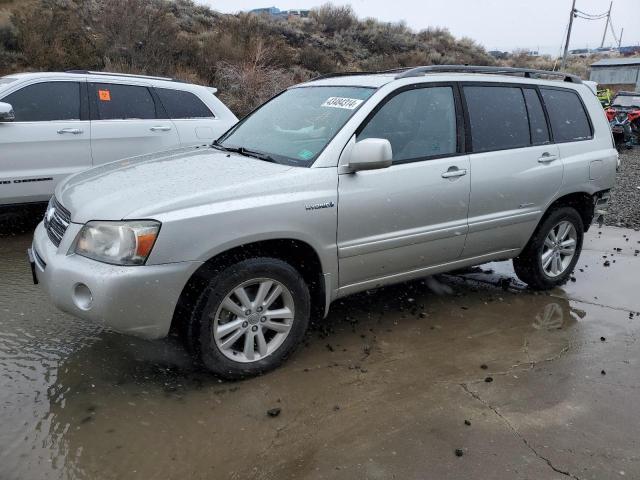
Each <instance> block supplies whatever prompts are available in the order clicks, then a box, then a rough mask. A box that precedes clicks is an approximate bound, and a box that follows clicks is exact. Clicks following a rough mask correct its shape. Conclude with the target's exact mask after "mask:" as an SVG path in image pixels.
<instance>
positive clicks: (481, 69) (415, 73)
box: [396, 65, 582, 83]
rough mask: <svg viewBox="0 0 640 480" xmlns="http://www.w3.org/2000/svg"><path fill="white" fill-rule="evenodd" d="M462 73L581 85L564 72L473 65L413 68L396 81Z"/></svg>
mask: <svg viewBox="0 0 640 480" xmlns="http://www.w3.org/2000/svg"><path fill="white" fill-rule="evenodd" d="M444 72H462V73H491V74H497V75H523V76H524V77H525V78H532V77H534V76H536V77H537V76H543V75H546V76H549V77H562V80H563V81H565V82H570V83H582V79H581V78H580V77H578V76H577V75H572V74H570V73H565V72H552V71H550V70H535V69H532V68H515V67H489V66H473V65H426V66H422V67H414V68H410V69H407V70H404V71H402V72H400V73H399V74H398V75H396V79H400V78H409V77H419V76H421V75H424V74H427V73H444Z"/></svg>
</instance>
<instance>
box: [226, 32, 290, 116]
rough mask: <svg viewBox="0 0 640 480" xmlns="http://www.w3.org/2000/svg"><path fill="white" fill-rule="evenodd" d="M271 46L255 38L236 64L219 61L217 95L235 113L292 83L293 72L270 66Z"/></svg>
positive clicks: (262, 100) (246, 111) (242, 111)
mask: <svg viewBox="0 0 640 480" xmlns="http://www.w3.org/2000/svg"><path fill="white" fill-rule="evenodd" d="M271 55H273V49H272V48H270V47H267V46H265V44H264V42H262V41H260V40H259V41H257V42H256V44H255V45H254V47H253V51H252V52H251V56H250V57H249V58H247V59H245V60H244V61H242V62H239V63H228V62H222V63H221V64H220V65H219V66H218V70H217V74H216V78H217V80H218V82H219V85H220V88H221V89H222V93H221V95H220V96H221V98H222V100H223V101H225V103H226V104H227V105H228V106H229V108H230V109H231V110H233V111H234V112H236V114H237V115H238V116H244V115H246V114H247V113H249V112H250V111H252V110H253V109H254V108H256V107H257V106H259V105H260V104H262V103H263V102H264V101H265V100H267V99H269V98H271V97H273V96H274V95H275V94H277V93H279V92H280V91H282V90H283V89H285V88H287V87H288V86H290V85H292V84H293V83H295V81H294V75H293V72H290V71H285V70H283V69H279V68H275V67H272V66H270V57H271Z"/></svg>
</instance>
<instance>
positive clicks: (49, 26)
mask: <svg viewBox="0 0 640 480" xmlns="http://www.w3.org/2000/svg"><path fill="white" fill-rule="evenodd" d="M0 8H1V9H2V11H4V16H5V22H4V23H2V22H0V74H5V73H9V72H13V71H21V70H65V69H72V68H81V69H94V70H111V71H120V72H130V73H145V74H154V75H168V76H173V77H177V78H181V79H184V80H189V81H194V82H200V83H205V84H211V85H215V86H217V87H218V88H219V89H220V96H221V97H222V98H223V100H224V101H225V102H227V104H228V105H229V106H230V107H231V108H232V109H233V110H234V111H235V112H236V113H237V114H238V115H243V114H245V113H247V112H248V111H250V110H251V109H252V108H254V107H255V106H256V105H258V104H259V103H261V102H262V101H264V100H265V99H266V98H268V97H270V96H272V95H273V94H275V93H276V92H278V91H280V90H281V89H282V88H284V87H286V86H288V85H290V84H292V83H294V82H299V81H302V80H305V79H308V78H310V77H313V76H315V75H318V74H322V73H327V72H332V71H345V70H384V69H389V68H394V67H403V66H412V65H419V64H445V63H469V64H480V65H487V64H489V65H490V64H494V63H495V60H494V59H493V58H492V57H490V56H489V55H488V54H487V53H486V52H485V50H484V49H483V48H482V47H480V46H478V45H477V44H476V43H475V42H474V41H472V40H470V39H466V38H463V39H457V38H455V37H453V36H452V35H451V34H450V33H449V32H448V31H447V30H443V29H434V28H429V29H426V30H423V31H420V32H414V31H412V30H410V29H409V28H408V27H407V26H406V25H404V24H403V23H396V24H388V23H382V22H379V21H377V20H374V19H359V18H357V17H356V16H355V15H354V13H353V11H352V10H351V8H350V7H333V6H329V5H325V6H322V7H320V8H318V9H315V10H313V11H312V12H311V15H310V17H309V18H289V19H276V18H273V17H269V16H266V15H254V14H244V13H243V14H238V15H228V14H220V13H218V12H215V11H213V10H211V9H209V8H207V7H203V6H199V5H196V4H195V3H193V2H192V1H191V0H19V1H18V0H0ZM9 11H10V12H11V16H10V20H9V21H7V20H6V19H7V17H8V14H7V12H9ZM1 18H2V17H0V20H1ZM527 61H528V60H527V59H521V61H519V63H525V62H527Z"/></svg>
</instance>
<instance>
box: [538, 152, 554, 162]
mask: <svg viewBox="0 0 640 480" xmlns="http://www.w3.org/2000/svg"><path fill="white" fill-rule="evenodd" d="M557 159H558V156H557V155H551V154H550V153H549V152H544V153H543V154H542V156H541V157H540V158H538V163H551V162H553V161H554V160H557Z"/></svg>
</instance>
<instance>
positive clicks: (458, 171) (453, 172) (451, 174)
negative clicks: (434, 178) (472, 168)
mask: <svg viewBox="0 0 640 480" xmlns="http://www.w3.org/2000/svg"><path fill="white" fill-rule="evenodd" d="M466 174H467V169H466V168H458V167H449V170H447V171H446V172H443V173H442V175H440V176H441V177H442V178H455V177H462V176H464V175H466Z"/></svg>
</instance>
